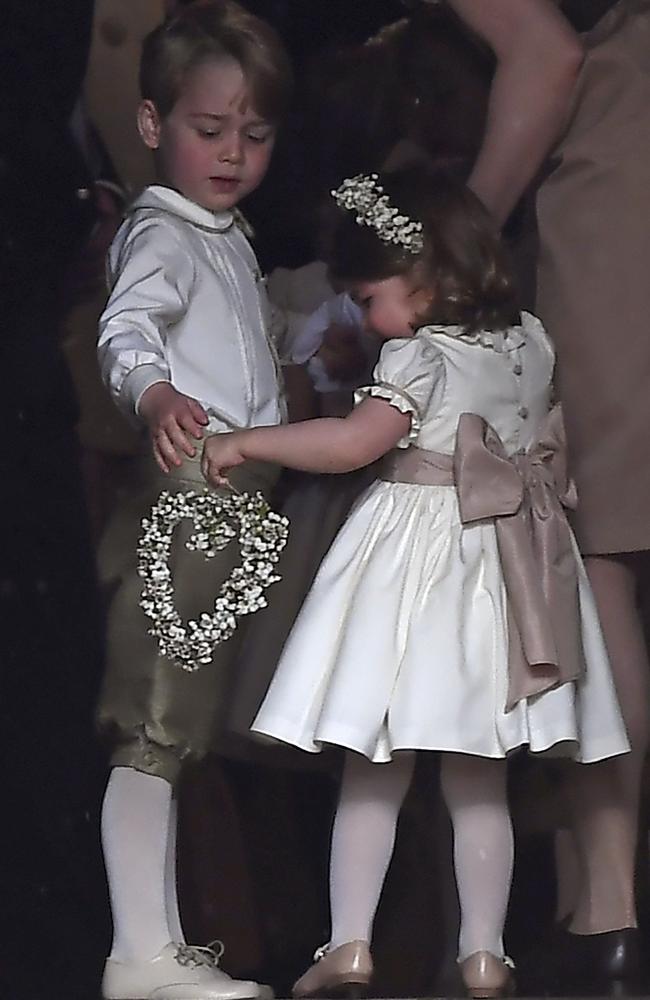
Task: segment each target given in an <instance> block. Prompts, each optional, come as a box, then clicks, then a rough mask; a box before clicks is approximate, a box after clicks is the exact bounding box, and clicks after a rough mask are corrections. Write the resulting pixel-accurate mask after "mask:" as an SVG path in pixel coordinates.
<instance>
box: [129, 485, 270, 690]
mask: <svg viewBox="0 0 650 1000" xmlns="http://www.w3.org/2000/svg"><path fill="white" fill-rule="evenodd" d="M186 518H187V519H190V520H191V521H192V522H193V524H194V531H193V532H192V534H191V535H190V537H189V538H188V540H187V542H186V543H185V545H186V548H188V549H189V550H190V551H192V552H202V553H203V554H204V556H205V558H206V559H211V558H212V557H213V556H215V555H216V554H217V552H220V551H222V550H223V549H225V548H226V546H227V545H228V543H229V542H230V541H231V539H233V538H236V537H238V538H239V544H240V546H241V557H242V559H241V563H240V565H239V566H236V567H235V569H233V571H232V573H231V574H230V576H229V577H228V579H227V580H226V581H225V582H224V583H223V585H222V586H221V589H220V591H219V593H218V595H217V596H216V599H215V602H214V610H213V611H212V613H211V614H208V613H207V612H204V613H203V614H201V616H200V617H199V620H198V621H188V622H187V624H184V623H183V620H182V618H181V616H180V614H179V612H178V610H177V609H176V607H175V605H174V585H173V582H172V574H171V570H170V568H169V555H170V552H171V546H172V536H173V533H174V529H175V528H176V526H177V525H178V524H179V523H180V521H183V520H185V519H186ZM232 522H235V523H236V524H238V530H236V528H234V527H233V524H232ZM288 527H289V522H288V521H287V519H286V517H282V516H281V515H280V514H276V513H274V511H272V510H271V509H270V507H269V505H268V504H267V502H266V500H265V499H264V497H263V496H262V494H261V493H255V494H253V495H252V496H251V495H250V494H247V493H233V495H232V496H222V495H219V494H216V493H210V492H208V491H207V490H206V492H204V493H196V492H193V491H190V492H187V493H169V492H167V491H165V492H163V493H161V494H160V496H159V497H158V500H157V502H156V503H155V504H154V505H153V507H152V508H151V514H150V515H149V517H148V518H144V519H143V521H142V529H143V530H142V536H141V538H140V541H139V543H138V574H139V575H140V577H141V578H142V579H143V580H144V587H143V589H142V596H141V598H140V607H141V608H142V609H143V611H144V613H145V614H146V615H148V617H149V618H151V620H152V622H153V624H152V626H151V627H150V628H149V634H150V635H153V636H155V638H156V639H157V640H158V648H159V650H160V653H161V655H162V656H166V657H168V658H169V659H170V660H173V662H174V663H176V664H177V665H178V666H179V667H182V669H183V670H188V671H194V670H198V669H199V667H200V666H201V665H202V664H204V663H210V662H211V660H212V657H213V654H214V650H215V647H216V646H218V645H219V643H222V642H225V641H226V639H229V638H230V636H231V635H232V634H233V632H234V631H235V629H236V628H237V623H238V620H239V619H240V618H241V617H242V616H243V615H250V614H252V613H253V612H254V611H257V610H258V609H259V608H263V607H266V603H267V602H266V598H265V596H264V591H265V590H266V588H267V587H270V586H271V584H272V583H276V582H277V581H278V580H279V579H280V577H279V576H278V575H277V574H276V573H275V572H274V569H273V567H274V565H275V563H277V561H278V559H279V558H280V553H281V552H282V550H283V548H284V546H285V545H286V543H287V537H288V533H289V532H288Z"/></svg>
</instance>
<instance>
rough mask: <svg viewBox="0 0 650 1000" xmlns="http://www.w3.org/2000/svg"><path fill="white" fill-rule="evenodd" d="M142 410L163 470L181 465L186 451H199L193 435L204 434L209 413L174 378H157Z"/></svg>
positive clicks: (149, 389) (188, 452)
mask: <svg viewBox="0 0 650 1000" xmlns="http://www.w3.org/2000/svg"><path fill="white" fill-rule="evenodd" d="M138 413H139V415H140V416H141V417H142V419H143V420H145V421H146V423H147V426H148V427H149V432H150V434H151V441H152V445H153V453H154V458H155V459H156V462H157V463H158V465H159V466H160V468H161V469H162V471H163V472H169V469H170V467H171V466H172V465H175V466H177V467H178V466H179V465H180V464H181V461H182V456H183V454H185V455H189V457H190V458H193V457H194V456H195V455H196V448H195V447H194V445H193V444H192V441H191V438H194V439H195V440H197V441H200V439H201V438H202V437H203V427H204V426H205V424H207V422H208V415H207V413H206V412H205V410H204V409H203V407H202V406H201V404H200V403H199V402H198V401H197V400H196V399H193V398H192V396H184V395H183V393H181V392H178V391H177V390H176V389H174V387H173V385H171V383H170V382H155V383H154V384H153V385H151V386H149V388H148V389H147V390H146V391H145V392H144V393H143V395H142V398H141V400H140V404H139V406H138Z"/></svg>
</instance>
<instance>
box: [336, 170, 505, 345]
mask: <svg viewBox="0 0 650 1000" xmlns="http://www.w3.org/2000/svg"><path fill="white" fill-rule="evenodd" d="M379 184H381V186H382V187H383V189H384V192H385V193H386V194H387V195H388V197H389V199H390V203H391V204H392V205H394V206H395V207H396V208H397V209H399V211H400V212H401V213H402V214H404V215H407V216H408V217H409V218H410V219H413V220H418V221H419V222H421V223H422V226H423V235H424V248H423V251H422V253H421V254H418V255H417V256H415V255H414V254H412V253H410V252H409V251H408V250H405V249H404V248H402V247H400V246H397V245H395V244H392V243H384V242H382V240H381V239H380V238H379V236H378V234H377V232H376V231H375V230H374V229H372V228H371V227H369V226H365V225H362V224H360V223H358V222H356V218H355V213H354V211H347V210H344V209H336V208H334V209H332V218H331V220H330V225H329V227H328V228H329V232H328V234H327V235H326V240H325V246H326V256H327V259H328V265H329V270H330V274H331V276H332V278H333V279H334V280H335V281H336V282H338V283H340V284H341V285H343V286H352V285H354V284H357V283H359V282H365V281H381V280H384V279H385V278H390V277H394V276H395V275H404V276H409V277H411V278H412V279H413V281H414V284H415V285H416V286H417V287H420V288H425V289H430V290H431V292H432V302H431V305H430V308H429V309H428V310H427V312H426V315H423V316H421V317H419V322H420V325H422V326H426V325H427V324H431V323H434V324H440V325H444V326H461V327H463V328H464V329H465V330H466V331H467V332H468V333H473V332H475V331H478V330H499V329H503V328H505V327H508V326H511V325H512V324H513V323H515V322H517V321H518V319H519V310H518V306H517V295H516V290H515V284H514V278H513V275H512V270H511V266H510V261H509V256H508V252H507V250H506V247H505V246H504V244H503V243H502V241H501V239H500V236H499V233H498V231H497V228H496V226H495V224H494V223H493V221H492V219H491V217H490V215H489V213H488V212H487V210H486V209H485V208H484V206H483V205H482V204H481V202H480V201H479V199H478V198H477V197H476V195H475V194H473V192H472V191H470V190H469V188H468V187H467V186H466V185H465V184H463V183H462V182H461V181H460V180H458V179H457V178H456V177H454V176H452V175H451V174H450V173H449V172H448V171H444V170H440V169H436V168H431V167H428V166H427V165H425V164H417V165H413V166H408V167H405V168H403V169H400V170H396V171H394V172H391V173H384V174H380V175H379Z"/></svg>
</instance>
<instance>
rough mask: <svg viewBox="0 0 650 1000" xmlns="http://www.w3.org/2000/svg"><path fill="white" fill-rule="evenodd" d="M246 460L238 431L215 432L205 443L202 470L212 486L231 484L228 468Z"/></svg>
mask: <svg viewBox="0 0 650 1000" xmlns="http://www.w3.org/2000/svg"><path fill="white" fill-rule="evenodd" d="M245 461H246V458H245V456H244V455H243V454H242V451H241V435H240V433H239V432H238V431H234V432H233V433H232V434H213V435H211V436H210V437H209V438H208V439H207V440H206V442H205V444H204V445H203V457H202V458H201V472H202V473H203V477H204V479H205V480H206V482H208V483H210V484H211V485H212V486H229V485H230V484H229V482H228V476H227V473H228V470H229V469H232V468H234V466H235V465H241V464H242V462H245Z"/></svg>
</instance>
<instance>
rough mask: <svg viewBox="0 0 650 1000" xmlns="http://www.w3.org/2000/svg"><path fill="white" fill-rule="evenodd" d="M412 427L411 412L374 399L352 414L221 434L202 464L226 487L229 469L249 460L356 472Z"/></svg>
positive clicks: (207, 475) (208, 443) (311, 469)
mask: <svg viewBox="0 0 650 1000" xmlns="http://www.w3.org/2000/svg"><path fill="white" fill-rule="evenodd" d="M410 425H411V416H410V414H408V413H400V411H399V410H397V409H396V408H395V407H393V406H391V405H390V403H387V402H386V401H385V400H382V399H372V398H370V399H366V400H364V401H363V403H361V405H360V406H358V407H357V408H356V409H355V410H353V411H352V413H350V414H349V416H347V417H342V418H341V417H322V418H321V419H319V420H307V421H305V422H304V423H299V424H289V425H283V426H279V427H256V428H253V429H251V430H243V431H234V432H233V433H232V434H216V435H214V436H213V437H209V438H208V439H207V441H206V442H205V445H204V448H203V461H202V465H201V468H202V470H203V475H204V476H205V478H206V479H207V480H208V481H209V482H211V483H213V484H214V485H216V486H223V485H225V484H226V483H227V481H228V480H227V473H228V470H229V469H232V468H233V467H234V466H236V465H241V463H242V462H245V461H246V460H247V459H257V460H261V461H265V462H277V463H278V464H279V465H286V466H287V467H288V468H290V469H301V470H302V471H304V472H351V471H352V470H353V469H360V468H362V466H364V465H369V464H370V463H371V462H374V461H375V459H377V458H380V456H381V455H385V454H386V452H387V451H390V450H391V448H394V447H395V445H396V444H397V442H398V441H399V440H400V439H401V438H403V437H405V436H406V435H407V434H408V432H409V429H410Z"/></svg>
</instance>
